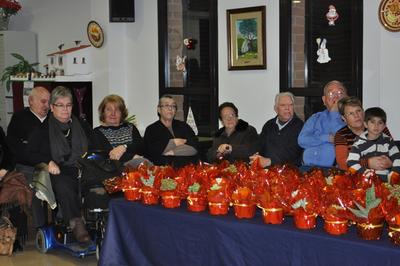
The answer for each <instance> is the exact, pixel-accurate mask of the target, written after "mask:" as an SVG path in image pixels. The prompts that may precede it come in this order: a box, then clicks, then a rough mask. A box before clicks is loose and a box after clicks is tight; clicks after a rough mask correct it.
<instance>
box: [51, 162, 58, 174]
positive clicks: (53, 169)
mask: <svg viewBox="0 0 400 266" xmlns="http://www.w3.org/2000/svg"><path fill="white" fill-rule="evenodd" d="M49 173H50V174H52V175H59V174H60V167H58V165H57V164H56V163H55V162H54V161H50V162H49Z"/></svg>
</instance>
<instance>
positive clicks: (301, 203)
mask: <svg viewBox="0 0 400 266" xmlns="http://www.w3.org/2000/svg"><path fill="white" fill-rule="evenodd" d="M307 204H308V202H307V200H306V199H300V200H298V201H297V202H296V203H294V204H292V208H293V209H298V208H300V207H302V208H303V209H306V206H307Z"/></svg>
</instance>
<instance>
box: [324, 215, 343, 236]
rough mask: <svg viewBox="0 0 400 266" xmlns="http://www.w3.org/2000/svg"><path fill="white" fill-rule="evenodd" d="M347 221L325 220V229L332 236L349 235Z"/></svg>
mask: <svg viewBox="0 0 400 266" xmlns="http://www.w3.org/2000/svg"><path fill="white" fill-rule="evenodd" d="M347 227H348V226H347V220H344V219H339V218H337V219H335V220H325V222H324V229H325V231H326V232H328V233H329V234H331V235H342V234H346V233H347Z"/></svg>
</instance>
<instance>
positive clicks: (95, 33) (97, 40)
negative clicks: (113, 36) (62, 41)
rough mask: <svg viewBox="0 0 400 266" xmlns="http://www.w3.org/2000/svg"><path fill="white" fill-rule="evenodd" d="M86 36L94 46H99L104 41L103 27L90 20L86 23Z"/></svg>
mask: <svg viewBox="0 0 400 266" xmlns="http://www.w3.org/2000/svg"><path fill="white" fill-rule="evenodd" d="M86 31H87V36H88V39H89V41H90V43H91V44H92V45H93V46H94V47H96V48H100V47H102V46H103V43H104V33H103V29H102V28H101V27H100V25H99V23H97V22H96V21H94V20H92V21H90V22H89V23H88V25H87V30H86Z"/></svg>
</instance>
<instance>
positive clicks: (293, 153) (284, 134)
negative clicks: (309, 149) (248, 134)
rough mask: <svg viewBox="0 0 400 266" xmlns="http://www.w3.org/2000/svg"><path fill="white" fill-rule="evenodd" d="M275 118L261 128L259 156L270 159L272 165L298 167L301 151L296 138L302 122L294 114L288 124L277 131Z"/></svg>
mask: <svg viewBox="0 0 400 266" xmlns="http://www.w3.org/2000/svg"><path fill="white" fill-rule="evenodd" d="M276 118H277V117H274V118H272V119H271V120H268V121H267V123H265V125H264V126H263V129H262V131H261V134H260V144H259V153H260V155H262V156H264V157H266V158H270V159H271V162H272V165H274V164H282V163H292V164H294V165H300V164H301V155H302V152H303V149H302V148H301V147H300V146H299V145H298V143H297V137H298V135H299V133H300V131H301V129H302V127H303V121H301V119H300V118H298V116H297V115H296V114H295V115H294V117H293V118H292V120H291V121H290V122H289V124H287V125H286V126H285V127H284V128H282V129H281V130H279V128H278V125H277V124H276Z"/></svg>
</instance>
